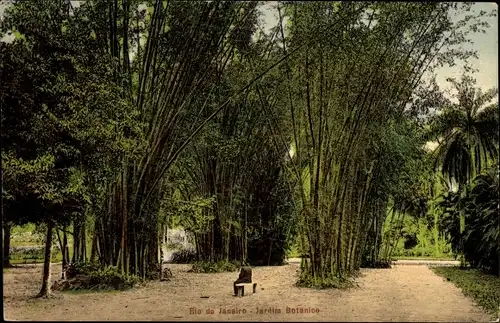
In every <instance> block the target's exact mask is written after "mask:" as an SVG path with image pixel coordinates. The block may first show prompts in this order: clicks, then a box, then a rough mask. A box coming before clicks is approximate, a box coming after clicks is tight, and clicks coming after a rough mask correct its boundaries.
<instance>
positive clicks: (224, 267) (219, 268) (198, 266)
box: [190, 260, 241, 273]
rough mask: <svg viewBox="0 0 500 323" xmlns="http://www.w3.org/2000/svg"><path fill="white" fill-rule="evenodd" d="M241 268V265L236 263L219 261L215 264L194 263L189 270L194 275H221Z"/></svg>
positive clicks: (202, 261)
mask: <svg viewBox="0 0 500 323" xmlns="http://www.w3.org/2000/svg"><path fill="white" fill-rule="evenodd" d="M240 267H241V263H239V262H236V261H226V260H219V261H217V262H210V261H205V260H201V261H196V262H195V263H194V264H193V267H192V268H191V270H190V271H191V272H194V273H222V272H234V271H237V270H238V269H239V268H240Z"/></svg>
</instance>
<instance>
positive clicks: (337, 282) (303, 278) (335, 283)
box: [295, 272, 356, 289]
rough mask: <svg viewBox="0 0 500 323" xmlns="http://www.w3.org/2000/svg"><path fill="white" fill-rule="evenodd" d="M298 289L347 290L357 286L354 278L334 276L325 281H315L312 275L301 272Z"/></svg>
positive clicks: (297, 284)
mask: <svg viewBox="0 0 500 323" xmlns="http://www.w3.org/2000/svg"><path fill="white" fill-rule="evenodd" d="M295 285H296V286H297V287H308V288H316V289H327V288H339V289H346V288H352V287H355V286H356V284H355V282H354V280H353V279H352V278H349V277H347V276H332V277H327V278H324V279H314V277H312V275H311V274H309V273H305V272H301V274H300V276H299V280H298V281H297V283H296V284H295Z"/></svg>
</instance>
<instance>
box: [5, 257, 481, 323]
mask: <svg viewBox="0 0 500 323" xmlns="http://www.w3.org/2000/svg"><path fill="white" fill-rule="evenodd" d="M167 267H169V268H170V269H171V270H172V272H173V274H174V278H173V279H172V280H171V281H170V282H151V283H149V284H148V286H146V287H142V288H138V289H134V290H130V291H125V292H108V293H82V292H79V293H55V294H54V295H55V296H56V298H54V299H46V300H40V299H33V298H31V297H32V296H33V295H35V294H36V293H37V292H38V290H39V287H40V281H41V270H42V269H41V266H36V267H35V266H28V267H23V268H14V269H8V270H7V272H5V273H4V313H5V314H4V317H5V319H7V320H131V321H132V320H161V321H177V320H178V321H420V322H423V321H432V322H436V321H468V322H471V321H488V320H489V319H490V317H489V316H488V315H487V314H485V313H484V312H483V311H482V310H481V309H480V308H479V307H477V306H476V305H474V304H473V302H472V301H471V300H470V299H468V298H466V297H464V296H463V295H462V293H461V292H460V290H459V289H457V288H456V287H455V286H454V285H453V284H451V283H449V282H446V281H445V280H444V279H443V278H441V277H439V276H437V275H435V274H434V273H433V272H432V271H431V270H429V268H427V267H426V266H412V265H404V266H394V267H393V268H392V269H366V270H363V271H362V276H361V277H360V278H359V279H358V284H359V287H357V288H354V289H350V290H311V289H306V288H297V287H295V286H294V282H295V280H296V275H297V272H298V269H299V265H298V264H297V263H291V264H289V265H286V266H281V267H256V268H254V272H253V277H254V281H256V282H257V283H258V288H257V293H256V294H250V295H245V296H244V297H242V298H238V297H234V296H233V295H232V293H233V291H232V281H234V280H235V279H236V278H237V273H221V274H196V273H188V272H187V270H188V269H189V268H190V266H188V265H170V264H169V265H167ZM59 272H60V265H59V266H57V265H53V276H52V277H53V278H52V279H57V277H58V275H59ZM245 292H246V291H245ZM291 309H294V311H293V312H292V310H291ZM301 309H302V310H304V309H314V310H309V312H310V313H300V310H301ZM222 310H225V311H226V312H229V314H227V313H226V314H224V313H221V311H222ZM211 311H212V312H213V314H211V313H212V312H211ZM297 311H298V312H299V313H297ZM207 312H208V313H207ZM233 312H236V313H237V314H233ZM294 312H295V313H294ZM313 312H314V313H313ZM198 313H199V314H198Z"/></svg>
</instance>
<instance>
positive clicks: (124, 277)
mask: <svg viewBox="0 0 500 323" xmlns="http://www.w3.org/2000/svg"><path fill="white" fill-rule="evenodd" d="M141 281H142V280H141V279H140V278H139V277H137V276H135V275H131V274H126V273H122V272H121V270H120V269H118V268H117V267H114V266H102V265H100V264H71V266H70V267H69V268H68V271H67V280H63V281H56V282H55V283H54V285H53V286H52V289H54V290H61V291H65V290H126V289H130V288H133V287H134V286H136V285H137V284H138V283H140V282H141Z"/></svg>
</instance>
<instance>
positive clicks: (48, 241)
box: [37, 220, 54, 297]
mask: <svg viewBox="0 0 500 323" xmlns="http://www.w3.org/2000/svg"><path fill="white" fill-rule="evenodd" d="M53 231H54V222H53V221H51V220H49V221H48V223H47V236H46V237H45V258H44V262H43V278H42V288H41V290H40V293H38V295H37V297H48V296H49V295H50V285H49V284H50V254H51V249H52V232H53Z"/></svg>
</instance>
